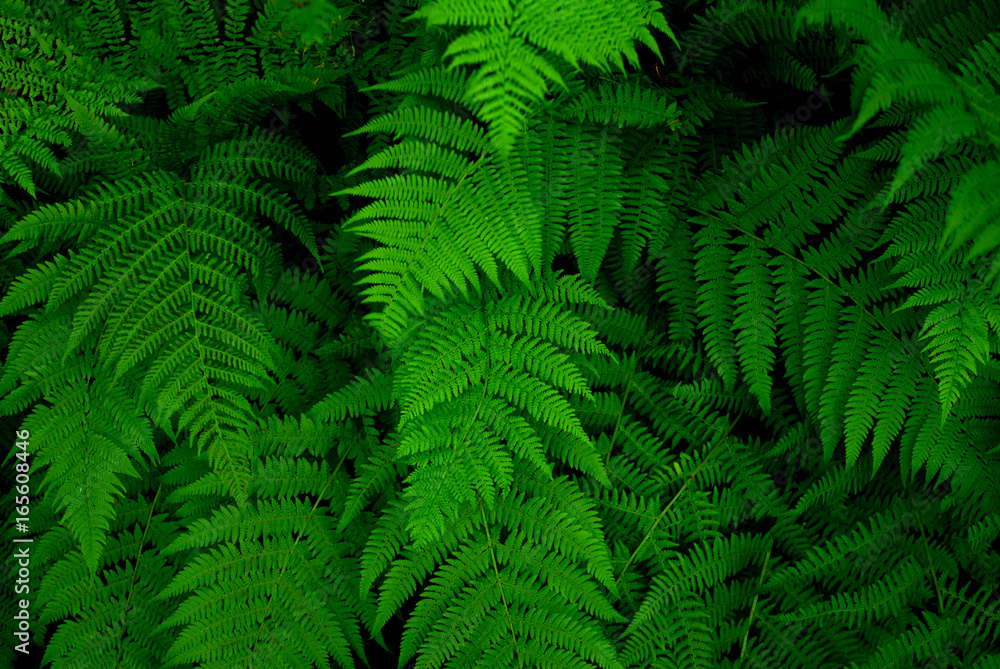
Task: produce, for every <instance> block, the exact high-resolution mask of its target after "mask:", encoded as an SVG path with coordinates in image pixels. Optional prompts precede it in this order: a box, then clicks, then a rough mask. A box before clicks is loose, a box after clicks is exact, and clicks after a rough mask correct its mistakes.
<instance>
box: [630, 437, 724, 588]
mask: <svg viewBox="0 0 1000 669" xmlns="http://www.w3.org/2000/svg"><path fill="white" fill-rule="evenodd" d="M730 430H732V425H730V426H729V429H727V430H726V433H725V434H724V435H722V438H721V439H719V441H718V443H716V444H715V446H713V447H712V450H711V451H709V452H708V455H706V456H705V459H704V460H702V461H701V464H700V465H698V467H697V469H695V470H694V471H693V472H691V473H690V474H689V475H688V477H687V480H686V481H684V485H682V486H681V489H680V490H678V491H677V494H676V495H674V497H673V499H671V500H670V503H669V504H667V506H666V508H665V509H663V511H662V512H661V513H660V515H659V516H658V517H657V518H656V520H655V521H654V522H653V525H652V526H651V527H650V528H649V531H648V532H646V536H644V537H643V538H642V541H641V542H639V545H638V546H637V547H636V549H635V550H634V551H632V554H631V555H630V556H629V558H628V561H627V562H626V563H625V566H624V567H622V570H621V572H620V573H619V574H618V578H616V579H615V583H616V584H617V583H619V582H620V581H621V580H622V576H624V575H625V571H626V570H627V569H628V567H629V565H630V564H632V561H633V560H635V557H636V556H637V555H638V554H639V551H641V550H642V547H643V546H645V545H646V542H647V541H649V538H650V537H652V536H653V530H655V529H656V526H657V525H659V524H660V521H661V520H663V517H664V516H665V515H667V511H669V510H670V507H672V506H673V505H674V502H676V501H677V498H678V497H680V496H681V494H682V493H683V492H684V491H685V490H687V487H688V485H690V484H691V480H692V479H693V478H694V477H695V474H697V473H698V472H699V471H701V468H702V467H704V466H705V465H706V464H707V463H708V461H709V460H711V459H712V454H713V453H715V451H717V450H718V449H719V446H722V444H725V443H728V442H729V432H730Z"/></svg>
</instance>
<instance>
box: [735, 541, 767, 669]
mask: <svg viewBox="0 0 1000 669" xmlns="http://www.w3.org/2000/svg"><path fill="white" fill-rule="evenodd" d="M770 559H771V549H770V548H768V549H767V555H766V556H765V557H764V567H763V569H761V570H760V585H763V584H764V574H766V573H767V563H768V562H769V561H770ZM758 597H760V593H759V592H758V593H757V594H756V595H754V596H753V604H751V605H750V619H749V620H748V621H747V631H746V632H744V633H743V644H742V645H741V646H740V657H743V656H744V655H746V652H747V637H749V636H750V627H751V626H752V625H753V614H754V613H755V612H756V611H757V598H758Z"/></svg>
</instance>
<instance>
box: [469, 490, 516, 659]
mask: <svg viewBox="0 0 1000 669" xmlns="http://www.w3.org/2000/svg"><path fill="white" fill-rule="evenodd" d="M478 504H479V512H480V513H481V514H482V516H483V527H484V528H485V529H486V545H487V546H489V547H490V557H491V558H492V559H493V573H494V574H496V575H497V585H498V586H499V587H500V601H502V602H503V611H504V613H506V614H507V626H508V627H510V638H511V639H512V640H513V641H514V654H515V655H517V666H518V667H521V668H522V669H523V667H524V658H523V657H522V656H521V654H520V653H518V652H517V633H516V632H514V623H513V621H512V620H511V619H510V607H508V606H507V595H506V594H504V591H503V583H501V582H500V569H499V567H497V554H496V552H495V551H494V550H493V540H492V539H491V538H490V523H489V521H488V520H486V510H485V509H484V508H483V500H482V499H480V500H479V502H478Z"/></svg>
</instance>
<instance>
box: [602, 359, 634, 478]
mask: <svg viewBox="0 0 1000 669" xmlns="http://www.w3.org/2000/svg"><path fill="white" fill-rule="evenodd" d="M634 375H635V372H632V373H630V374H629V375H628V385H626V386H625V398H624V399H623V400H622V408H621V410H620V411H619V412H618V421H617V422H616V423H615V431H614V432H612V433H611V445H610V446H608V452H607V453H606V454H605V455H604V469H605V470H607V468H608V463H609V462H611V451H613V450H615V437H617V436H618V429H619V428H620V427H621V424H622V414H624V413H625V407H626V406H627V403H628V394H629V391H631V390H632V377H633V376H634Z"/></svg>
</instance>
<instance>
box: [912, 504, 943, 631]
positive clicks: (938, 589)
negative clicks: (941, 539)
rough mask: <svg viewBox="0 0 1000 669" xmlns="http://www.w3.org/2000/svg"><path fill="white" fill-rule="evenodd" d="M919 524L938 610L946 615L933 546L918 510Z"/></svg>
mask: <svg viewBox="0 0 1000 669" xmlns="http://www.w3.org/2000/svg"><path fill="white" fill-rule="evenodd" d="M916 514H917V525H919V526H920V536H921V537H923V538H924V551H925V552H926V553H927V561H928V562H929V563H930V569H931V578H932V579H934V592H935V594H937V600H938V611H940V613H941V615H944V600H943V599H941V587H940V586H939V585H938V579H937V571H935V569H934V558H932V557H931V548H930V546H929V545H928V544H927V535H926V534H925V533H924V524H923V522H922V521H921V520H920V512H919V511H917V512H916Z"/></svg>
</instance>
